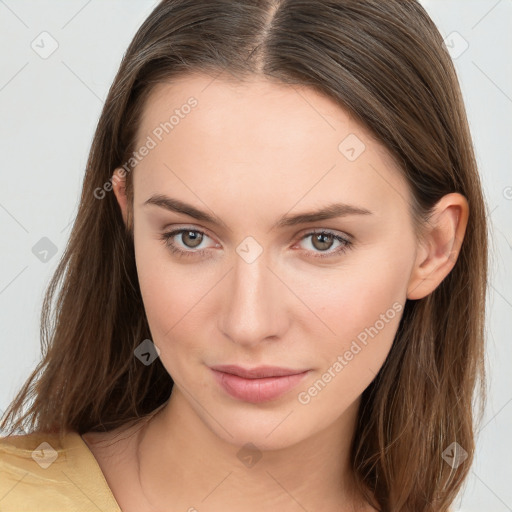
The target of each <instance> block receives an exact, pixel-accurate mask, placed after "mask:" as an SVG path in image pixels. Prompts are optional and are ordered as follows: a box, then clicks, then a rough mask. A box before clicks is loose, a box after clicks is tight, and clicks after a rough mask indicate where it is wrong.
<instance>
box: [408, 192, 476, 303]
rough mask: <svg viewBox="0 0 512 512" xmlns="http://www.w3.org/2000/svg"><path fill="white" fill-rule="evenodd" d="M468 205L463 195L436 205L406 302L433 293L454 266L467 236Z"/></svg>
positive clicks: (412, 275) (452, 196)
mask: <svg viewBox="0 0 512 512" xmlns="http://www.w3.org/2000/svg"><path fill="white" fill-rule="evenodd" d="M468 218H469V205H468V202H467V200H466V198H465V197H464V196H463V195H462V194H458V193H452V194H447V195H445V196H443V197H442V198H441V200H440V201H438V203H437V204H436V206H435V208H434V211H433V215H432V217H431V219H430V220H429V222H428V225H427V228H428V229H427V232H426V234H425V239H424V240H423V243H422V246H421V248H420V249H419V251H418V256H417V258H416V262H415V264H414V268H413V271H412V273H411V277H410V280H409V285H408V288H407V298H408V299H411V300H416V299H422V298H423V297H426V296H427V295H429V294H430V293H432V292H433V291H434V290H435V289H436V288H437V287H438V286H439V284H440V283H441V282H442V281H443V279H444V278H445V277H446V276H447V275H448V274H449V273H450V271H451V270H452V269H453V267H454V266H455V263H456V261H457V258H458V256H459V253H460V248H461V246H462V242H463V239H464V234H465V232H466V227H467V223H468Z"/></svg>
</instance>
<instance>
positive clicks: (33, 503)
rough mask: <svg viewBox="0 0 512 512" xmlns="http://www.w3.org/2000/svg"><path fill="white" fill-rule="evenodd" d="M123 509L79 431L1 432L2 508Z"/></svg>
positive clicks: (13, 511)
mask: <svg viewBox="0 0 512 512" xmlns="http://www.w3.org/2000/svg"><path fill="white" fill-rule="evenodd" d="M71 511H73V512H100V511H101V512H122V511H121V507H120V506H119V504H118V503H117V501H116V500H115V498H114V495H113V494H112V491H111V489H110V487H109V486H108V484H107V481H106V480H105V476H104V475H103V472H102V471H101V468H100V466H99V464H98V462H97V461H96V459H95V457H94V455H93V454H92V452H91V451H90V449H89V447H88V446H87V444H86V443H85V441H84V440H83V439H82V437H81V436H80V434H78V432H73V431H71V432H67V433H66V434H65V437H64V440H63V442H62V444H61V443H60V442H59V436H58V434H45V433H30V434H25V435H11V436H7V437H5V436H4V437H0V512H71Z"/></svg>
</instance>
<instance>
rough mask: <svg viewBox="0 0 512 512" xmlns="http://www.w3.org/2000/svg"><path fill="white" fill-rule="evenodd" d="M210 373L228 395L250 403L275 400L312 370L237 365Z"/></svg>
mask: <svg viewBox="0 0 512 512" xmlns="http://www.w3.org/2000/svg"><path fill="white" fill-rule="evenodd" d="M210 370H211V371H212V373H213V376H214V378H215V380H216V382H217V383H218V384H220V387H221V388H222V389H223V390H224V391H225V392H226V393H227V394H229V395H230V396H231V397H233V398H237V399H238V400H242V401H245V402H251V403H261V402H268V401H271V400H276V399H277V398H279V397H281V396H282V395H283V394H285V393H286V392H288V391H290V390H291V389H292V388H294V387H295V386H296V385H297V384H298V383H299V382H300V381H302V380H303V379H304V378H305V376H306V375H307V374H308V373H309V371H310V370H302V369H299V370H294V369H291V368H282V367H276V366H260V367H257V368H252V369H247V368H242V367H241V366H236V365H220V366H212V367H210Z"/></svg>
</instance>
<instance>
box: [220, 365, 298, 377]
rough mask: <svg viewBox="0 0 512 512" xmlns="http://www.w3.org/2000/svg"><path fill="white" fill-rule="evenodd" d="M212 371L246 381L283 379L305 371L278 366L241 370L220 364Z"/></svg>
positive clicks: (239, 367)
mask: <svg viewBox="0 0 512 512" xmlns="http://www.w3.org/2000/svg"><path fill="white" fill-rule="evenodd" d="M210 368H211V369H212V370H217V371H219V372H224V373H231V374H232V375H238V376H239V377H244V378H246V379H261V378H264V377H283V376H285V375H296V374H298V373H304V372H305V371H307V370H294V369H292V368H282V367H278V366H258V367H256V368H243V367H242V366H237V365H235V364H222V365H217V366H211V367H210Z"/></svg>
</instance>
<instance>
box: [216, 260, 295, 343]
mask: <svg viewBox="0 0 512 512" xmlns="http://www.w3.org/2000/svg"><path fill="white" fill-rule="evenodd" d="M269 263H270V262H269V261H268V259H267V257H266V253H265V252H263V254H261V255H260V256H259V257H258V258H257V259H256V260H255V261H252V262H248V261H246V260H244V259H243V258H242V257H240V256H239V255H238V254H235V257H234V262H233V268H232V270H231V272H230V273H229V275H228V276H226V279H225V283H224V287H223V289H222V291H221V293H222V294H223V295H224V297H225V299H224V300H223V307H222V308H221V311H220V316H219V328H220V330H221V332H222V333H223V334H224V335H225V336H227V337H228V338H229V339H230V340H231V341H232V342H233V343H238V344H240V345H245V346H247V347H250V346H256V345H259V344H261V342H262V341H265V340H267V341H268V340H269V339H271V340H274V341H275V340H276V339H279V338H280V337H282V336H283V334H284V333H285V332H286V329H287V328H288V323H289V318H290V317H289V309H288V305H289V300H290V297H289V296H290V295H292V294H291V292H290V291H289V290H287V288H286V285H285V284H283V281H282V280H281V279H280V278H279V277H277V275H276V274H277V272H276V270H274V269H272V268H269V267H270V266H271V265H269Z"/></svg>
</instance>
